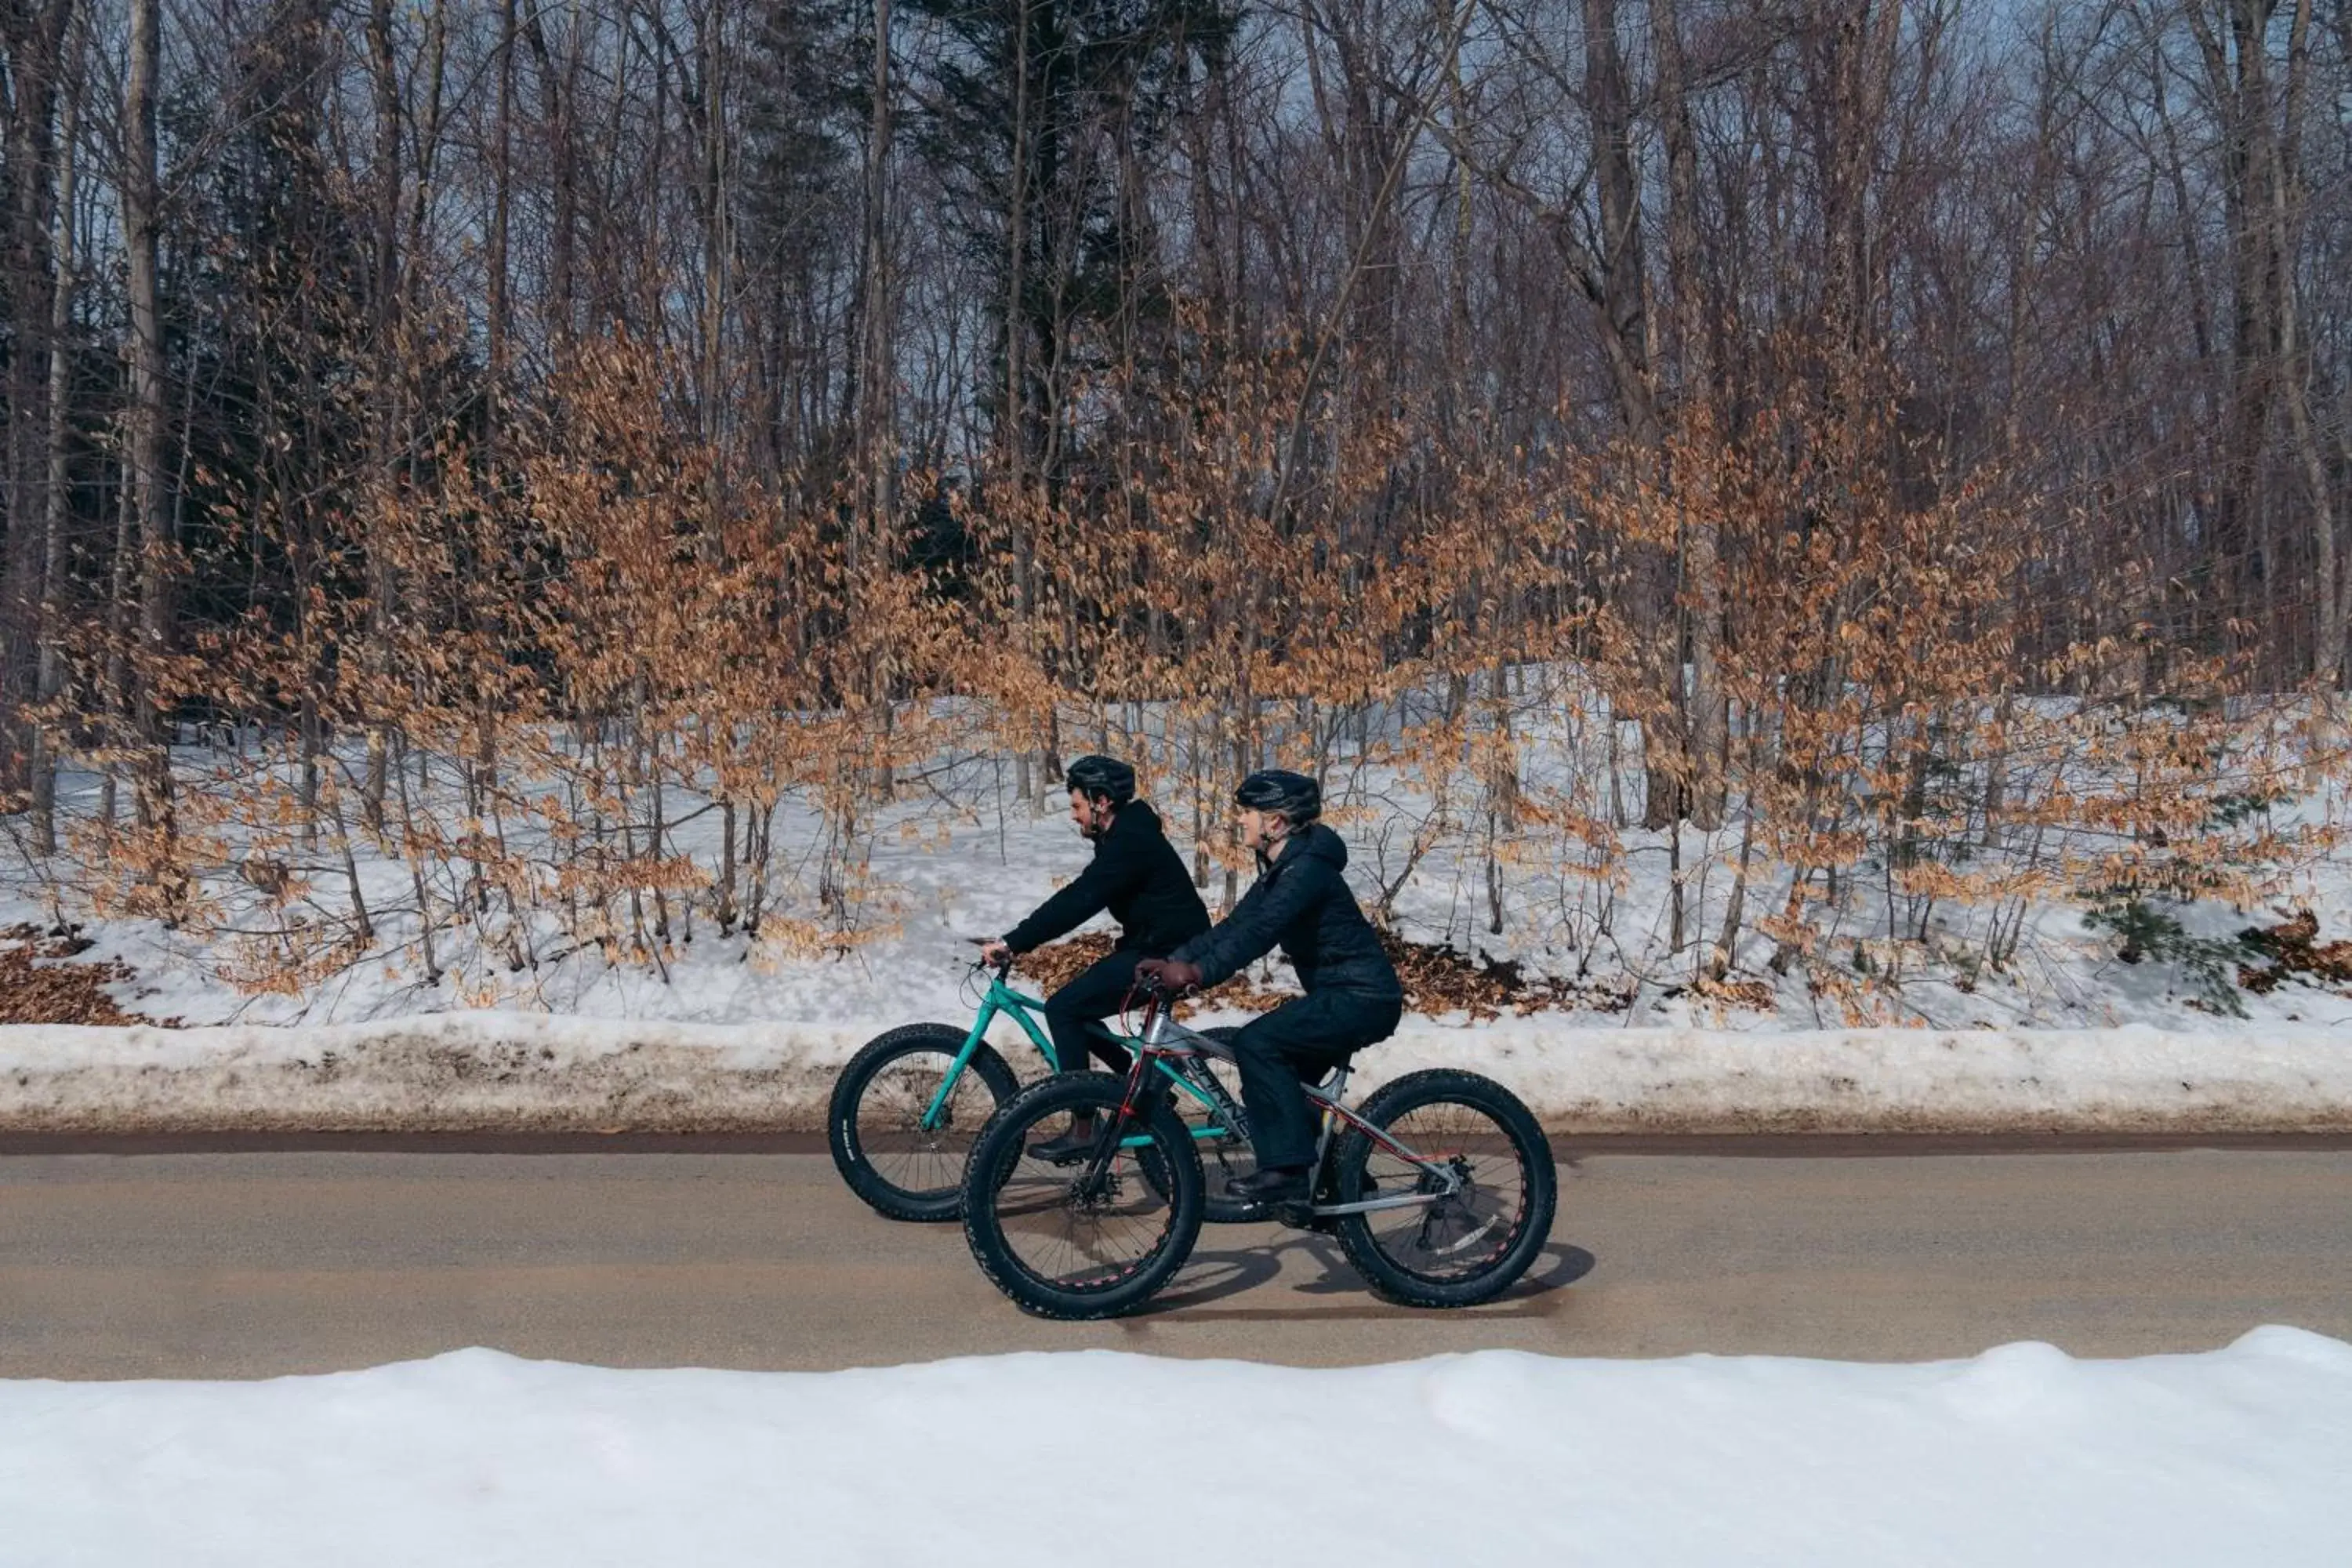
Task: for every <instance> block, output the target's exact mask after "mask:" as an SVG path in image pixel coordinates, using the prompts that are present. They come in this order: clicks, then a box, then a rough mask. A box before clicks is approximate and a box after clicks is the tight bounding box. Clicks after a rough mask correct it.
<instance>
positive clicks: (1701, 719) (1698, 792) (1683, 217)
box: [1650, 0, 1728, 832]
mask: <svg viewBox="0 0 2352 1568" xmlns="http://www.w3.org/2000/svg"><path fill="white" fill-rule="evenodd" d="M1650 16H1651V26H1652V30H1653V32H1654V34H1655V37H1656V54H1657V62H1658V64H1657V70H1658V115H1659V118H1660V120H1661V121H1662V122H1663V123H1664V131H1665V144H1666V274H1667V287H1668V289H1669V295H1668V298H1669V300H1670V302H1671V306H1672V332H1671V349H1672V353H1673V354H1674V357H1675V365H1676V375H1675V381H1676V399H1675V410H1676V420H1677V423H1678V424H1679V425H1680V426H1682V428H1683V429H1684V430H1685V431H1686V432H1687V431H1689V430H1690V429H1691V427H1692V421H1693V419H1694V417H1695V416H1699V415H1704V414H1705V413H1706V410H1707V408H1708V407H1709V406H1710V405H1711V403H1712V400H1713V398H1714V387H1713V384H1712V379H1713V377H1712V372H1713V366H1712V364H1711V363H1710V361H1709V356H1708V353H1707V342H1708V328H1707V323H1706V321H1704V320H1703V319H1702V318H1701V313H1700V310H1701V307H1700V300H1699V238H1698V137H1697V135H1696V132H1695V131H1694V129H1693V126H1692V121H1691V111H1690V99H1689V73H1688V69H1687V67H1686V65H1685V59H1684V56H1683V40H1682V20H1681V13H1680V0H1652V5H1651V10H1650ZM1695 479H1696V476H1692V475H1688V474H1677V475H1675V476H1674V486H1675V493H1676V495H1677V497H1678V498H1679V503H1680V507H1681V513H1682V519H1683V521H1682V528H1681V544H1682V549H1681V555H1682V560H1681V569H1680V576H1681V579H1682V584H1683V592H1682V594H1681V595H1679V599H1680V601H1681V603H1682V605H1683V606H1684V617H1685V619H1684V625H1685V635H1686V637H1687V640H1688V642H1689V644H1690V663H1691V673H1690V692H1689V702H1688V706H1687V709H1686V713H1687V718H1686V720H1685V724H1684V726H1683V737H1684V741H1685V746H1686V747H1687V750H1688V752H1689V757H1688V761H1687V764H1686V765H1687V768H1688V783H1687V786H1686V787H1687V789H1688V792H1689V796H1688V805H1689V810H1690V817H1691V821H1692V822H1693V824H1695V825H1696V826H1698V827H1700V828H1703V829H1706V831H1708V832H1713V831H1714V830H1715V829H1716V828H1717V827H1720V826H1723V809H1724V788H1725V786H1724V765H1725V753H1726V750H1727V745H1728V736H1727V721H1726V702H1725V697H1724V690H1723V677H1722V671H1721V668H1720V663H1719V657H1718V649H1719V648H1720V647H1721V643H1722V636H1723V567H1722V562H1721V560H1720V558H1719V552H1718V550H1717V520H1716V517H1715V515H1714V513H1713V511H1712V510H1711V500H1712V495H1711V492H1712V489H1713V487H1712V485H1711V484H1709V483H1706V482H1705V481H1700V482H1696V483H1695V482H1694V480H1695ZM1694 491H1696V495H1694V493H1693V492H1694Z"/></svg>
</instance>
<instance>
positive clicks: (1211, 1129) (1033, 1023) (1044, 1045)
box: [922, 964, 1246, 1147]
mask: <svg viewBox="0 0 2352 1568" xmlns="http://www.w3.org/2000/svg"><path fill="white" fill-rule="evenodd" d="M972 967H973V970H974V971H975V972H978V971H981V970H986V972H987V974H988V989H987V991H986V992H985V993H983V994H982V996H981V999H980V1012H979V1015H978V1016H976V1017H974V1018H973V1019H972V1023H971V1029H970V1030H969V1031H967V1032H966V1034H965V1035H964V1037H963V1044H962V1046H961V1047H958V1049H957V1051H956V1055H955V1060H954V1061H952V1062H950V1064H949V1065H948V1070H947V1071H946V1072H944V1073H942V1074H941V1075H940V1087H939V1089H937V1090H936V1091H934V1092H933V1094H932V1095H931V1102H930V1104H929V1105H927V1106H925V1107H924V1108H923V1120H922V1129H923V1131H926V1132H935V1131H938V1130H939V1125H940V1120H941V1119H942V1118H943V1117H944V1116H945V1114H946V1112H947V1105H948V1099H949V1097H950V1095H952V1094H954V1092H955V1087H956V1085H957V1083H959V1082H960V1081H961V1079H962V1078H963V1069H964V1068H965V1067H966V1066H968V1065H969V1064H970V1063H971V1058H972V1053H973V1052H975V1051H977V1050H979V1049H980V1046H981V1042H982V1041H983V1040H985V1039H986V1038H988V1026H990V1025H991V1024H993V1023H995V1022H996V1020H997V1017H998V1016H999V1015H1000V1014H1009V1015H1011V1016H1012V1018H1013V1022H1014V1023H1016V1024H1018V1025H1020V1026H1021V1032H1022V1033H1023V1034H1024V1035H1026V1036H1028V1037H1029V1043H1030V1044H1031V1045H1033V1046H1034V1047H1037V1054H1038V1055H1039V1056H1041V1057H1044V1058H1045V1061H1046V1063H1047V1065H1049V1066H1055V1067H1058V1066H1059V1065H1060V1060H1059V1058H1056V1057H1055V1054H1054V1042H1053V1039H1052V1037H1049V1036H1048V1035H1047V1034H1046V1033H1045V1025H1043V1024H1041V1023H1039V1022H1038V1021H1037V1017H1036V1015H1038V1014H1042V1013H1044V1012H1045V999H1044V998H1043V997H1038V996H1032V995H1030V994H1028V993H1027V992H1025V991H1016V990H1014V989H1013V987H1012V985H1010V984H1007V982H1006V978H1005V976H1006V972H1005V971H1004V970H1003V969H996V968H992V967H990V966H989V965H986V964H974V965H973V966H972ZM967 994H969V993H967ZM1121 1022H1122V1024H1123V1023H1124V1022H1125V1020H1124V1018H1122V1019H1121ZM1187 1033H1190V1031H1189V1030H1188V1031H1187ZM1193 1038H1195V1039H1198V1038H1200V1037H1199V1036H1197V1035H1196V1036H1193ZM1204 1043H1206V1044H1209V1045H1214V1044H1215V1043H1216V1042H1214V1041H1207V1042H1204ZM1120 1044H1122V1045H1127V1046H1132V1047H1140V1046H1141V1042H1140V1041H1139V1040H1138V1039H1136V1038H1134V1037H1126V1038H1123V1039H1122V1040H1121V1041H1120ZM1135 1059H1136V1061H1137V1062H1138V1063H1140V1062H1142V1061H1143V1060H1144V1059H1145V1058H1144V1054H1143V1053H1142V1051H1141V1050H1140V1048H1139V1049H1138V1051H1137V1054H1136V1058H1135ZM1227 1059H1228V1060H1230V1059H1231V1058H1230V1057H1228V1058H1227ZM1160 1071H1161V1072H1163V1073H1165V1074H1166V1075H1167V1076H1168V1078H1169V1079H1171V1081H1172V1082H1173V1083H1174V1084H1175V1085H1176V1087H1177V1088H1179V1089H1182V1090H1183V1091H1184V1092H1185V1093H1187V1094H1189V1095H1191V1096H1192V1098H1193V1099H1194V1100H1197V1101H1199V1102H1200V1104H1201V1105H1202V1107H1203V1108H1204V1109H1206V1110H1210V1111H1213V1112H1214V1113H1215V1120H1214V1121H1213V1122H1212V1123H1211V1124H1210V1125H1208V1126H1205V1127H1196V1128H1194V1129H1193V1130H1192V1136H1193V1137H1194V1138H1196V1139H1203V1140H1205V1139H1212V1138H1221V1137H1223V1136H1224V1134H1225V1131H1226V1130H1227V1128H1228V1127H1231V1128H1232V1129H1233V1130H1234V1131H1244V1128H1243V1126H1242V1124H1241V1123H1239V1122H1238V1121H1235V1122H1227V1121H1225V1118H1226V1117H1227V1116H1233V1117H1235V1118H1238V1117H1240V1116H1241V1114H1242V1111H1241V1107H1240V1106H1238V1105H1236V1104H1234V1100H1233V1097H1232V1096H1231V1095H1228V1094H1227V1093H1225V1092H1224V1089H1223V1086H1222V1085H1220V1084H1218V1083H1217V1082H1216V1080H1215V1079H1213V1078H1211V1077H1210V1076H1209V1075H1208V1074H1206V1073H1203V1074H1202V1079H1204V1080H1205V1081H1206V1082H1207V1083H1208V1085H1209V1088H1208V1089H1202V1086H1201V1084H1200V1083H1197V1082H1195V1081H1194V1080H1193V1079H1192V1076H1191V1075H1190V1074H1189V1073H1186V1072H1183V1071H1182V1070H1181V1069H1179V1068H1175V1067H1173V1066H1171V1065H1169V1064H1168V1063H1166V1062H1162V1063H1161V1064H1160ZM1133 1087H1134V1082H1133V1077H1132V1075H1131V1074H1130V1076H1129V1089H1130V1090H1132V1089H1133ZM1244 1135H1246V1133H1245V1132H1244ZM1148 1142H1150V1139H1148V1138H1142V1137H1138V1138H1133V1139H1130V1140H1129V1144H1130V1145H1131V1146H1134V1147H1140V1146H1142V1145H1143V1144H1145V1143H1148Z"/></svg>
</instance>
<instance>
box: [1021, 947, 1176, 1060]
mask: <svg viewBox="0 0 2352 1568" xmlns="http://www.w3.org/2000/svg"><path fill="white" fill-rule="evenodd" d="M1151 956H1152V955H1151V954H1150V953H1148V952H1142V951H1141V950H1140V949H1136V948H1119V949H1118V950H1117V951H1115V952H1111V953H1110V954H1109V955H1108V956H1107V957H1104V958H1098V959H1097V960H1096V961H1095V962H1094V963H1090V964H1088V965H1087V967H1086V968H1085V969H1083V970H1080V971H1079V972H1078V973H1076V975H1074V976H1072V977H1071V980H1070V983H1069V984H1067V985H1065V986H1063V987H1062V988H1061V989H1060V990H1059V991H1056V992H1055V993H1054V994H1052V995H1051V996H1048V997H1046V998H1045V1027H1046V1029H1047V1031H1048V1032H1050V1033H1051V1034H1052V1036H1053V1037H1054V1065H1055V1066H1056V1067H1058V1068H1061V1070H1062V1071H1064V1072H1077V1071H1080V1070H1082V1069H1083V1068H1085V1067H1086V1065H1087V1052H1089V1051H1091V1052H1093V1053H1094V1055H1095V1056H1096V1058H1097V1059H1099V1060H1100V1061H1101V1062H1102V1064H1103V1066H1105V1067H1107V1068H1110V1070H1111V1071H1113V1072H1115V1073H1118V1074H1121V1075H1122V1076H1123V1075H1124V1074H1125V1073H1126V1072H1127V1068H1128V1064H1129V1062H1131V1061H1133V1060H1134V1058H1132V1057H1131V1056H1129V1054H1128V1053H1127V1052H1126V1051H1124V1050H1122V1049H1120V1048H1119V1047H1118V1046H1117V1045H1115V1044H1113V1043H1112V1040H1113V1036H1112V1034H1111V1032H1110V1030H1109V1029H1108V1028H1106V1027H1104V1026H1103V1020H1104V1019H1105V1018H1108V1017H1111V1016H1114V1015H1116V1014H1117V1013H1118V1005H1119V1004H1120V1003H1121V1002H1124V1001H1125V1000H1127V994H1128V993H1129V991H1131V990H1133V989H1134V987H1135V966H1136V965H1137V964H1138V963H1141V962H1142V961H1143V960H1145V959H1147V958H1150V957H1151Z"/></svg>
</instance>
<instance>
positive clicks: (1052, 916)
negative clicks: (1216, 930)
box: [1004, 800, 1209, 958]
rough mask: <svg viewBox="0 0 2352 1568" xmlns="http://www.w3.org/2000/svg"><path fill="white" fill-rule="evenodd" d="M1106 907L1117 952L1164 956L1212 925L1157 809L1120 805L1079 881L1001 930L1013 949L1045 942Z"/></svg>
mask: <svg viewBox="0 0 2352 1568" xmlns="http://www.w3.org/2000/svg"><path fill="white" fill-rule="evenodd" d="M1104 910H1109V911H1110V916H1111V919H1113V920H1115V921H1118V925H1119V933H1118V946H1119V948H1120V950H1121V951H1123V952H1124V951H1133V952H1140V953H1143V954H1145V955H1146V956H1147V957H1154V958H1159V957H1165V956H1166V955H1167V954H1168V953H1169V952H1172V951H1174V949H1175V947H1176V945H1177V944H1178V943H1179V942H1184V941H1186V940H1188V939H1190V938H1192V937H1196V936H1198V935H1200V934H1201V933H1202V931H1206V930H1208V929H1209V910H1208V907H1207V906H1206V905H1204V904H1202V902H1201V895H1200V894H1198V893H1196V892H1194V891H1193V890H1192V873H1191V872H1189V871H1187V870H1185V869H1184V862H1183V860H1182V859H1181V858H1180V857H1179V856H1178V855H1177V853H1176V847H1175V846H1174V845H1172V844H1171V843H1169V842H1168V836H1167V835H1166V834H1165V833H1163V832H1161V831H1160V814H1159V813H1157V812H1155V811H1153V810H1152V809H1151V807H1150V806H1149V805H1145V804H1144V803H1143V802H1141V801H1139V800H1131V801H1129V802H1128V803H1127V804H1126V805H1122V806H1120V807H1119V808H1118V815H1117V816H1113V817H1112V818H1111V819H1110V826H1108V827H1107V828H1105V829H1104V830H1103V836H1102V837H1100V838H1097V839H1096V840H1095V858H1094V859H1093V860H1092V861H1091V862H1089V863H1088V865H1087V868H1086V869H1085V870H1084V871H1081V872H1079V873H1078V878H1077V880H1076V881H1074V882H1072V883H1071V884H1070V885H1069V886H1068V887H1066V888H1064V889H1062V890H1061V891H1059V892H1057V893H1055V895H1054V896H1053V897H1052V898H1050V899H1047V900H1045V902H1044V903H1042V904H1040V905H1038V906H1037V912H1036V913H1034V914H1033V915H1031V916H1030V917H1029V918H1028V919H1027V920H1025V921H1022V922H1021V923H1020V924H1019V925H1017V926H1014V927H1013V929H1012V930H1011V931H1006V932H1005V933H1004V945H1005V946H1007V947H1009V948H1011V949H1012V950H1013V952H1029V951H1030V950H1031V949H1032V948H1038V947H1043V946H1045V944H1046V943H1047V942H1051V941H1053V940H1054V939H1055V937H1058V936H1066V935H1068V934H1069V933H1070V932H1071V931H1076V929H1077V928H1078V927H1080V926H1082V925H1084V924H1085V923H1086V922H1087V921H1090V920H1092V919H1094V918H1095V916H1097V915H1098V914H1100V913H1102V912H1103V911H1104Z"/></svg>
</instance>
